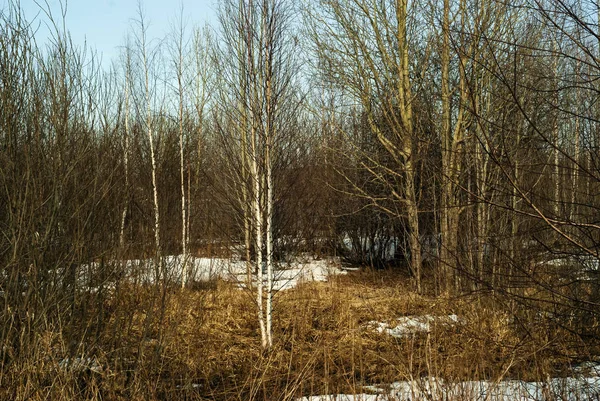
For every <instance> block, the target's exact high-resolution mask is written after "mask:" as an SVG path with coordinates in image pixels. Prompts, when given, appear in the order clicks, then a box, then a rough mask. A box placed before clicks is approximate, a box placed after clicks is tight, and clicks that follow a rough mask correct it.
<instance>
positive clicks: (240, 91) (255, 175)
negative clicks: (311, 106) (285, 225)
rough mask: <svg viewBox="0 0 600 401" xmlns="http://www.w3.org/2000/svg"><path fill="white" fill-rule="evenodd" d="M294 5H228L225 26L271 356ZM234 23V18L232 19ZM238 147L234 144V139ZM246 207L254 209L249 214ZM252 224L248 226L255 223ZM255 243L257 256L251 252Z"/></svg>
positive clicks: (262, 320)
mask: <svg viewBox="0 0 600 401" xmlns="http://www.w3.org/2000/svg"><path fill="white" fill-rule="evenodd" d="M291 10H293V8H292V5H291V4H290V3H289V2H287V1H286V0H249V1H247V2H245V1H233V0H230V1H226V2H224V4H223V5H222V9H221V15H220V21H221V30H222V35H223V39H224V44H223V48H222V49H221V51H220V57H221V60H225V59H226V58H230V59H232V60H231V62H230V63H228V65H227V66H226V67H225V68H223V69H222V74H223V78H224V80H225V81H226V82H227V86H228V88H229V89H228V95H227V97H226V101H228V102H229V103H230V105H231V106H230V107H229V108H228V116H229V118H230V119H231V120H232V121H233V122H234V125H235V126H236V127H237V132H236V134H237V135H238V137H237V139H236V141H235V143H237V149H239V153H238V158H239V159H238V161H237V163H236V164H237V166H239V167H238V168H239V171H238V172H237V173H236V174H235V176H236V177H238V180H239V188H241V190H240V195H241V201H242V210H243V215H244V217H243V220H244V221H243V225H244V228H243V229H244V237H245V245H246V255H247V258H248V259H250V257H252V260H253V261H254V267H253V270H255V271H256V275H257V278H256V304H257V312H258V321H259V327H260V332H261V342H262V345H263V347H264V348H269V347H271V346H272V344H273V335H272V325H273V319H272V312H273V295H274V291H273V276H274V269H275V266H274V265H275V263H274V243H275V239H274V235H273V234H274V229H273V227H274V220H273V219H274V208H273V203H274V193H275V188H274V179H273V166H274V159H275V156H276V154H277V152H278V146H280V144H281V140H282V138H283V137H284V135H285V132H286V131H288V130H289V129H290V127H289V125H288V124H289V119H288V117H289V113H290V112H291V113H293V112H295V111H296V110H297V108H298V104H299V98H298V97H297V96H296V95H295V93H294V90H295V76H296V74H297V71H298V69H297V65H296V64H295V57H294V51H295V50H297V49H295V46H296V43H297V42H296V41H295V39H294V37H293V36H292V32H291V28H292V26H291V15H292V14H291V12H292V11H291ZM232 16H233V17H232ZM229 140H230V139H229ZM246 203H249V204H250V206H249V207H248V206H247V205H246ZM250 213H251V215H252V218H248V217H249V215H250ZM249 237H252V242H253V243H254V255H250V252H249V248H250V247H249V245H250V244H249V242H250V241H249V240H248V239H249Z"/></svg>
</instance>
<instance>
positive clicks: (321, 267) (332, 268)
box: [80, 255, 347, 291]
mask: <svg viewBox="0 0 600 401" xmlns="http://www.w3.org/2000/svg"><path fill="white" fill-rule="evenodd" d="M185 262H186V266H187V268H188V269H189V271H190V278H191V280H192V281H196V282H205V281H210V280H214V279H217V278H220V279H222V280H228V281H233V282H236V283H238V284H239V286H240V287H245V283H246V262H244V261H241V260H235V259H223V258H197V257H188V258H187V260H186V261H185ZM162 264H163V268H164V271H166V274H167V279H168V280H169V281H171V282H181V278H182V277H183V274H184V260H183V257H182V256H181V255H176V256H166V257H164V258H163V259H162ZM96 267H98V264H96V263H92V264H90V265H83V266H81V270H80V282H81V283H82V285H85V284H86V283H87V282H89V281H88V280H87V279H86V277H87V276H88V275H89V274H88V272H90V271H92V270H94V269H95V268H96ZM120 268H121V269H122V271H123V272H125V277H126V278H128V279H129V280H131V281H135V280H138V281H140V282H143V283H153V282H154V281H155V279H156V271H157V270H158V269H156V262H155V260H153V259H134V260H126V261H122V262H121V266H120ZM346 273H347V272H346V271H345V270H342V269H341V268H340V265H339V262H335V261H333V260H311V261H308V262H306V261H301V260H298V261H296V263H290V264H282V265H277V266H276V269H275V271H274V281H273V289H274V290H275V291H280V290H287V289H290V288H294V287H296V286H297V285H298V284H299V283H301V282H307V281H327V279H328V277H329V276H332V275H338V274H346ZM265 276H266V275H265ZM254 282H256V274H255V275H254ZM265 283H266V277H265ZM94 288H95V287H89V290H90V291H93V290H94Z"/></svg>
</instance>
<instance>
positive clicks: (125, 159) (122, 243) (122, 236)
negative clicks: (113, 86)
mask: <svg viewBox="0 0 600 401" xmlns="http://www.w3.org/2000/svg"><path fill="white" fill-rule="evenodd" d="M126 52H127V56H126V57H127V59H126V67H125V69H126V71H125V146H124V149H123V164H124V167H125V190H126V194H125V196H127V198H128V199H127V200H126V201H125V206H123V213H122V214H121V229H120V232H119V247H120V248H121V250H123V248H124V246H125V220H126V219H127V208H128V204H129V80H130V67H131V63H130V56H129V48H127V50H126Z"/></svg>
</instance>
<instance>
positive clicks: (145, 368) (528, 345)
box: [0, 272, 573, 400]
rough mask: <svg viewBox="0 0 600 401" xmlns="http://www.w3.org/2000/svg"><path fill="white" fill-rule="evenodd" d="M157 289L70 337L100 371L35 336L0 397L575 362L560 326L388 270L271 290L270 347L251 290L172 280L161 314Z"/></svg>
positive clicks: (82, 395) (311, 388)
mask: <svg viewBox="0 0 600 401" xmlns="http://www.w3.org/2000/svg"><path fill="white" fill-rule="evenodd" d="M162 295H163V294H161V293H160V291H159V289H148V288H132V287H129V288H122V289H121V290H120V292H118V293H117V294H115V295H113V297H112V298H109V299H108V300H107V301H105V309H106V311H105V314H106V319H107V321H106V322H105V323H103V326H102V331H101V334H100V335H99V336H98V337H97V338H96V340H95V343H94V344H93V345H90V344H85V345H84V344H83V343H82V344H78V345H77V346H76V349H77V350H78V352H80V353H81V355H86V356H93V357H94V358H96V360H97V361H98V363H99V364H100V365H101V366H102V371H101V372H92V371H89V370H87V371H86V370H83V371H69V370H68V369H65V368H64V367H60V366H59V365H58V361H60V360H61V358H63V357H64V356H65V355H67V354H68V352H69V346H70V345H69V344H63V331H64V329H60V328H54V329H52V328H50V329H49V330H47V331H46V332H43V333H38V334H36V335H37V340H36V341H37V348H36V350H37V352H35V353H32V354H31V355H29V356H28V357H26V358H21V359H20V360H18V361H10V358H8V359H7V358H5V362H4V363H5V365H4V369H3V375H2V382H1V383H0V389H1V391H2V393H0V398H1V399H21V400H26V399H31V400H42V399H43V400H58V399H69V400H77V399H104V400H129V399H132V400H170V399H177V400H179V399H189V400H205V399H210V400H279V399H281V400H283V399H294V398H296V397H299V396H302V395H310V394H323V393H341V392H350V393H351V392H363V390H362V388H361V386H363V385H366V384H374V383H390V382H393V381H398V380H407V379H410V378H415V377H420V376H424V375H435V376H440V377H444V378H446V379H448V380H463V379H496V378H500V377H519V378H524V379H535V378H538V377H543V376H545V375H546V374H555V373H556V371H557V367H559V366H564V365H565V363H567V362H568V361H569V358H571V359H573V355H570V356H569V358H567V356H566V352H565V341H564V340H565V334H564V333H562V334H561V333H558V332H556V333H552V334H545V335H541V334H538V335H531V334H529V335H527V334H525V333H524V331H523V329H522V328H521V327H520V326H519V325H518V324H515V318H514V316H513V315H512V314H510V313H508V312H507V311H506V309H505V308H499V307H498V305H500V303H499V302H497V300H495V299H493V298H492V297H491V296H486V297H483V296H469V297H461V298H456V299H450V298H434V297H428V296H419V295H417V294H415V293H414V292H412V291H410V288H409V286H408V285H407V280H406V279H405V278H404V277H402V276H400V275H396V274H393V273H390V272H375V273H374V272H367V273H352V274H349V275H348V276H341V277H336V278H333V279H332V280H331V281H330V282H328V283H305V284H302V285H300V286H299V287H297V288H296V289H293V290H289V291H285V292H281V293H279V294H277V297H276V299H275V301H276V302H275V305H274V308H275V312H274V338H275V344H274V346H273V348H272V349H271V350H270V351H268V352H265V351H263V350H262V349H261V346H260V338H259V334H258V324H257V319H256V312H255V308H254V305H253V297H252V296H251V295H250V294H249V293H247V292H245V291H242V290H239V289H237V288H236V287H235V286H234V285H232V284H230V283H226V282H221V281H218V282H215V283H213V285H208V286H203V287H201V288H196V289H186V290H183V291H182V290H179V289H170V290H168V292H167V293H165V294H164V295H165V297H164V300H165V302H164V314H161V313H160V311H161V299H163V298H161V297H162ZM451 313H456V314H457V315H458V316H459V317H460V319H461V320H460V324H458V325H454V326H447V325H438V326H437V327H435V329H434V330H433V331H432V332H431V333H429V334H417V335H414V336H412V337H408V338H403V339H397V338H393V337H391V336H388V335H386V334H380V333H378V332H377V331H375V330H374V329H373V328H371V327H369V326H368V325H367V322H369V321H372V320H376V321H384V322H390V323H391V322H393V321H394V319H396V318H398V317H401V316H407V315H421V314H430V315H448V314H451ZM86 327H87V330H91V329H92V328H96V329H97V327H96V326H93V325H88V326H86ZM540 327H541V326H540ZM544 329H545V327H544ZM542 331H543V330H542ZM86 338H89V337H86Z"/></svg>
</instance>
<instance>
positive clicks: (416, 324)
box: [367, 315, 459, 338]
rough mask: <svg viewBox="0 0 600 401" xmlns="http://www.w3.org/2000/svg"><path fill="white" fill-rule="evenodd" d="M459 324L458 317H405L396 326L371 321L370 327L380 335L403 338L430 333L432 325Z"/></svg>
mask: <svg viewBox="0 0 600 401" xmlns="http://www.w3.org/2000/svg"><path fill="white" fill-rule="evenodd" d="M457 323H459V319H458V316H456V315H448V316H431V315H422V316H403V317H400V318H398V319H396V321H395V323H394V325H391V324H389V323H385V322H377V321H370V322H368V323H367V326H368V327H373V328H375V330H377V331H378V332H380V333H385V334H389V335H390V336H392V337H396V338H402V337H407V336H410V335H412V334H414V333H429V332H430V331H431V326H432V325H434V326H435V325H445V326H453V325H455V324H457Z"/></svg>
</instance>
